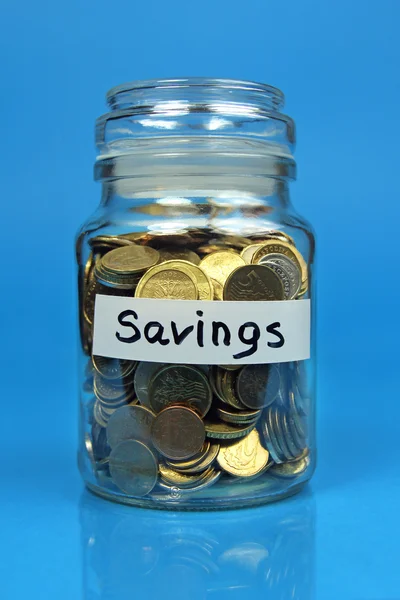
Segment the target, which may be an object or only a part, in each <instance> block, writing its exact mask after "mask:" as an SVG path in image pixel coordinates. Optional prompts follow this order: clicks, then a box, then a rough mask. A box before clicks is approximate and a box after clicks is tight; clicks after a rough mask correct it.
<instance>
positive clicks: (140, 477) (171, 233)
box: [77, 79, 315, 509]
mask: <svg viewBox="0 0 400 600" xmlns="http://www.w3.org/2000/svg"><path fill="white" fill-rule="evenodd" d="M108 102H109V105H110V108H111V111H110V113H108V114H106V115H104V116H103V117H101V118H100V119H99V120H98V122H97V129H96V140H97V146H98V149H99V157H98V160H97V163H96V177H97V179H99V180H101V182H102V188H103V193H102V202H101V205H100V207H99V208H98V209H97V211H96V212H95V214H94V215H93V216H92V217H91V218H90V219H89V220H88V221H87V222H86V223H85V225H84V226H83V227H82V228H81V231H80V233H79V235H78V238H77V258H78V265H79V311H80V313H79V316H80V333H81V353H80V381H81V426H80V431H81V433H80V451H79V465H80V470H81V473H82V475H83V477H84V479H85V482H86V484H87V485H88V487H89V488H90V489H92V490H93V491H95V492H96V493H98V494H100V495H102V496H104V497H107V498H112V499H115V500H119V501H121V502H126V503H130V504H137V505H146V506H158V507H167V508H185V509H190V508H194V509H195V508H201V509H205V508H209V509H216V508H232V507H234V506H247V505H253V504H261V503H264V502H268V501H271V500H275V499H279V498H282V497H285V496H288V495H291V494H293V493H295V492H296V491H298V490H300V489H301V488H302V486H303V485H304V484H305V482H306V481H308V479H309V478H310V477H311V475H312V473H313V470H314V467H315V435H314V400H315V398H314V395H315V394H314V366H313V360H312V353H313V349H312V347H311V348H310V310H311V299H312V289H313V285H314V277H313V262H314V238H313V234H312V232H311V230H310V227H309V226H308V224H307V223H306V222H305V221H304V220H303V219H302V218H300V217H299V216H298V215H297V214H296V213H295V211H294V209H293V208H292V206H291V204H290V200H289V191H288V182H289V181H290V180H291V179H293V177H294V171H295V163H294V160H293V157H292V151H293V146H294V124H293V121H292V120H291V119H290V118H289V117H287V116H285V115H283V114H282V113H281V112H279V111H280V109H281V107H282V105H283V96H282V93H281V92H280V91H279V90H277V89H275V88H271V87H269V86H265V85H261V84H255V83H251V82H238V81H224V80H199V79H194V80H176V81H151V82H139V83H137V84H132V85H125V86H121V87H120V88H116V89H114V90H112V91H111V92H110V93H109V95H108ZM311 318H312V311H311ZM310 356H311V358H310Z"/></svg>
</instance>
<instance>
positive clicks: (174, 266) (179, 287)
mask: <svg viewBox="0 0 400 600" xmlns="http://www.w3.org/2000/svg"><path fill="white" fill-rule="evenodd" d="M187 265H190V267H188V266H187ZM192 267H193V268H195V266H194V265H191V264H190V263H186V262H184V261H177V260H170V261H168V262H165V263H162V264H161V265H157V266H155V267H152V268H151V269H149V270H148V271H147V273H145V274H144V275H143V277H142V278H141V279H140V281H139V283H138V286H137V288H136V292H135V297H136V298H160V299H164V300H167V299H169V300H197V299H198V297H199V292H198V287H197V280H196V277H195V275H194V274H193V271H192Z"/></svg>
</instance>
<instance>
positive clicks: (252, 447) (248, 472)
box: [217, 429, 269, 477]
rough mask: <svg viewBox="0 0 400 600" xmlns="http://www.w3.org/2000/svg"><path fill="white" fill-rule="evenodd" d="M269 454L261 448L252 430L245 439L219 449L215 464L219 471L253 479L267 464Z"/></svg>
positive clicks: (256, 435) (257, 437)
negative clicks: (219, 468) (217, 465)
mask: <svg viewBox="0 0 400 600" xmlns="http://www.w3.org/2000/svg"><path fill="white" fill-rule="evenodd" d="M268 459H269V452H268V450H265V448H263V447H262V446H261V443H260V436H259V435H258V432H257V431H256V430H255V429H254V430H253V431H251V433H249V435H246V437H245V438H243V439H242V440H240V441H239V442H236V443H235V444H231V445H230V446H227V447H221V448H220V450H219V452H218V457H217V462H218V464H219V466H220V467H221V469H223V470H224V471H226V472H227V473H230V474H231V475H236V476H238V477H253V475H257V473H259V472H260V471H262V470H263V469H264V468H265V467H266V465H267V464H268Z"/></svg>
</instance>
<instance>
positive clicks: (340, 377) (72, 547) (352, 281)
mask: <svg viewBox="0 0 400 600" xmlns="http://www.w3.org/2000/svg"><path fill="white" fill-rule="evenodd" d="M399 18H400V4H399V2H398V1H397V0H380V1H379V2H378V1H374V0H373V1H370V2H362V1H361V0H353V2H348V1H345V0H336V2H317V1H312V0H302V1H301V2H298V1H295V0H293V1H286V2H280V3H279V2H278V3H276V2H275V3H272V2H268V1H267V0H260V1H257V0H249V1H248V2H246V3H242V4H239V3H237V2H235V1H232V0H231V1H229V2H228V0H220V1H218V2H216V1H211V0H208V1H207V0H206V1H205V2H203V3H202V4H201V5H198V4H193V3H192V4H191V3H188V2H183V1H176V2H162V1H161V0H157V1H155V2H152V3H134V2H128V1H121V0H116V1H114V2H113V3H108V2H104V1H103V0H97V2H94V1H93V0H88V1H86V2H81V1H78V0H70V1H69V2H64V3H60V2H44V1H43V0H37V1H36V2H27V1H19V2H18V1H17V2H11V1H8V0H6V1H5V3H3V5H2V12H1V25H2V34H1V36H0V48H1V53H2V60H1V63H2V76H1V79H0V86H1V88H2V90H1V91H2V93H1V100H0V102H1V106H2V111H1V117H2V126H1V136H2V145H1V167H2V188H1V192H2V194H1V196H2V219H3V228H2V229H3V234H2V245H1V248H2V252H3V255H2V277H1V280H2V290H3V291H2V310H1V316H2V329H1V332H2V346H1V348H2V350H1V352H2V356H1V359H2V360H1V363H2V366H3V370H2V386H1V388H2V434H1V436H0V450H1V452H0V456H1V457H2V459H3V460H2V470H1V473H2V477H1V494H0V515H1V516H0V519H1V529H0V531H1V544H0V571H1V578H0V596H1V597H2V598H5V599H6V600H21V599H22V598H35V599H36V598H40V599H47V598H52V599H54V598H57V600H64V599H68V600H70V599H71V598H73V599H82V600H83V599H84V600H94V599H95V598H99V597H100V598H102V600H103V599H104V598H107V599H109V598H112V599H113V600H125V598H139V597H145V594H147V597H149V598H155V597H165V598H168V597H171V598H172V597H174V599H176V598H188V597H192V598H195V599H197V598H207V600H208V599H209V598H225V597H229V598H232V599H233V598H250V597H252V598H277V599H281V598H283V599H284V600H286V599H289V598H294V599H300V600H303V599H307V600H309V599H317V600H330V599H331V598H332V599H335V600H337V599H340V600H347V599H349V600H350V599H368V600H378V599H385V600H389V599H390V600H393V599H394V598H396V597H397V598H400V575H399V573H400V571H399V568H398V557H399V534H400V525H399V505H400V503H399V501H400V470H399V464H400V461H399V459H400V453H399V442H398V439H399V417H400V404H399V389H398V373H399V367H398V358H399V351H398V342H397V338H398V333H399V319H398V292H399V283H398V260H399V252H398V239H397V237H398V236H397V227H398V222H399V216H400V213H399V206H400V204H399V193H398V177H397V171H398V166H397V163H398V140H399V137H400V136H399V134H400V126H399V117H398V107H399V89H400V85H399V83H400V81H399V78H400V76H399V67H398V65H399V60H400V51H399V43H398V23H399ZM179 75H198V76H201V75H206V76H217V77H236V78H243V79H255V80H261V81H266V82H268V83H271V84H273V85H276V86H278V87H280V88H281V89H283V90H284V92H285V94H286V97H287V107H286V110H287V112H288V114H290V115H291V116H293V117H294V118H295V120H296V123H297V129H298V150H297V153H296V158H297V161H298V165H299V180H298V182H297V183H296V184H294V185H293V187H292V197H293V201H294V203H295V205H296V207H297V208H298V210H299V211H300V212H301V213H302V214H304V215H305V216H306V217H307V218H309V219H310V221H311V222H312V223H313V224H314V226H315V228H316V230H317V232H318V234H319V235H318V248H319V290H318V291H319V311H318V312H319V314H318V317H319V323H318V342H319V416H318V421H319V434H318V437H319V449H320V454H319V456H320V459H319V468H318V470H317V473H316V476H315V478H314V480H313V484H312V486H311V490H312V493H311V492H309V493H307V494H303V495H302V496H299V497H298V498H297V499H293V500H290V501H287V502H284V503H281V504H280V505H276V506H269V507H265V508H262V509H257V510H256V511H250V510H248V511H243V512H242V513H240V514H238V513H226V514H218V515H211V516H208V515H195V514H193V515H177V514H174V515H172V514H171V515H164V514H162V513H152V512H146V511H140V510H136V509H128V508H123V507H117V506H114V505H112V504H108V503H106V502H105V501H101V500H98V499H95V498H93V497H91V496H88V495H87V494H83V495H82V486H81V482H80V480H79V476H78V473H77V470H76V467H75V446H76V421H77V402H76V399H75V397H76V380H75V345H76V333H75V312H74V311H75V293H74V285H75V280H74V268H73V249H72V245H73V244H72V240H73V235H74V233H75V230H76V229H77V227H78V225H79V224H80V222H82V221H83V220H84V219H85V218H86V217H87V215H88V214H89V213H90V212H91V211H92V210H93V208H94V207H95V205H96V204H97V202H98V198H99V194H100V189H99V187H97V186H96V185H95V184H94V183H93V182H92V163H93V160H94V149H93V124H94V119H95V117H97V116H98V115H99V114H101V113H102V112H103V111H104V100H103V98H104V94H105V92H106V90H107V89H108V88H110V87H111V86H112V85H114V84H118V83H121V82H124V81H127V80H131V79H139V78H149V77H168V76H172V77H174V76H179ZM158 533H159V534H160V535H157V534H158ZM182 555H183V556H184V557H186V558H184V559H182ZM113 557H114V558H113ZM182 560H183V563H184V564H183V565H182ZM185 561H186V562H185ZM176 565H181V566H180V567H177V566H176ZM99 573H100V575H101V573H103V577H100V576H99ZM194 584H196V585H194ZM285 586H286V587H285ZM293 586H295V588H294V587H293ZM293 589H295V591H294V592H293ZM99 590H100V591H101V593H102V595H100V593H99ZM188 590H189V591H190V593H189V594H188V593H187V592H188ZM96 591H97V595H96Z"/></svg>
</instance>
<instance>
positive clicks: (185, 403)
mask: <svg viewBox="0 0 400 600" xmlns="http://www.w3.org/2000/svg"><path fill="white" fill-rule="evenodd" d="M90 245H91V252H90V256H89V259H88V261H87V263H86V266H85V267H84V268H83V269H82V272H81V273H80V276H81V281H80V307H81V314H80V317H81V320H80V322H81V339H82V347H83V350H84V352H85V353H86V354H89V355H91V333H92V326H93V321H94V304H95V296H96V294H97V293H102V294H111V295H121V296H131V297H139V298H159V299H179V300H208V301H210V300H214V301H224V300H236V301H237V300H241V301H254V300H286V299H296V298H299V297H301V296H304V295H305V294H307V292H308V269H307V264H306V262H305V260H304V258H303V257H302V255H301V254H300V252H299V251H298V249H297V248H296V246H295V244H294V241H293V239H292V238H291V237H290V236H288V235H287V234H285V233H282V232H276V231H272V232H268V234H267V235H265V236H263V237H262V238H259V239H254V240H250V239H247V238H239V237H234V236H230V237H229V236H221V237H220V238H218V237H216V238H215V237H214V238H213V237H207V234H205V233H204V232H202V231H199V232H191V234H190V235H189V234H186V235H184V236H178V235H176V236H155V237H151V236H150V235H149V234H134V233H131V234H125V235H120V236H105V235H104V236H97V237H95V238H92V239H91V240H90ZM307 388H308V386H307V378H306V373H305V368H304V363H302V362H292V363H280V364H263V365H259V364H257V365H251V364H250V365H245V366H238V365H218V366H217V365H184V364H160V363H150V362H134V361H128V360H120V359H112V358H105V357H100V356H91V358H90V361H89V363H88V366H87V370H86V380H85V383H84V391H85V394H89V397H90V400H89V401H86V400H85V402H84V403H85V407H86V409H85V410H86V413H85V415H84V417H83V419H84V420H85V422H86V423H88V424H89V426H90V428H89V429H88V430H87V433H86V438H85V446H86V451H87V456H88V457H89V459H90V461H91V466H92V470H93V473H94V474H95V477H96V479H97V484H98V485H100V486H101V487H106V488H109V489H111V490H117V491H120V492H123V493H124V494H127V495H129V496H133V497H143V496H148V495H150V496H151V495H152V494H163V493H168V494H170V493H171V491H175V493H176V491H177V490H178V492H179V494H182V495H185V494H195V493H196V494H199V493H201V491H202V490H204V489H206V488H209V487H210V486H211V485H213V484H215V483H216V482H217V481H220V483H222V481H227V480H229V481H231V482H240V481H249V480H251V479H253V478H257V477H260V476H261V475H263V474H264V473H266V474H267V476H268V477H269V478H272V479H273V478H276V479H278V478H296V477H299V476H301V475H302V474H304V472H305V471H306V470H307V468H308V465H309V462H310V458H309V451H308V448H307V439H308V431H307V416H308V413H309V406H308V404H309V393H308V389H307Z"/></svg>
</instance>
